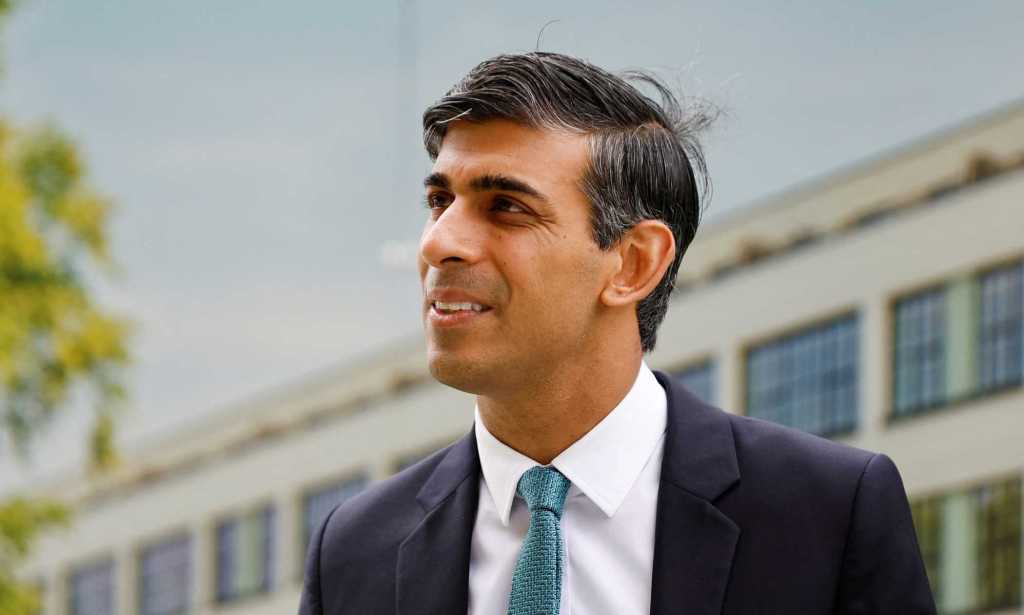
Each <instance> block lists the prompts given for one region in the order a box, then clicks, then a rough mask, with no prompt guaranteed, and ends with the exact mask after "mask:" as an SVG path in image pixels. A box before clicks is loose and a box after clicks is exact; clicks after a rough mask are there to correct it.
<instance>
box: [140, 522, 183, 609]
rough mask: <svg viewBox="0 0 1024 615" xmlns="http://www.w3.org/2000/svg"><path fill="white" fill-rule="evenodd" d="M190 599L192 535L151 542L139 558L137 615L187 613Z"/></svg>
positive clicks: (181, 535) (180, 535)
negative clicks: (138, 614)
mask: <svg viewBox="0 0 1024 615" xmlns="http://www.w3.org/2000/svg"><path fill="white" fill-rule="evenodd" d="M191 602H192V537H191V536H189V535H188V534H179V535H177V536H174V537H172V538H168V539H166V540H162V541H160V542H158V543H155V544H152V545H150V546H148V547H146V548H144V549H143V550H142V553H141V555H140V557H139V613H140V615H177V614H178V613H187V612H188V610H189V606H190V604H191Z"/></svg>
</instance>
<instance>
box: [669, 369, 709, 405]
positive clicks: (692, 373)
mask: <svg viewBox="0 0 1024 615" xmlns="http://www.w3.org/2000/svg"><path fill="white" fill-rule="evenodd" d="M715 371H716V370H715V362H714V361H712V360H710V359H708V360H706V361H701V362H700V363H697V364H695V365H691V366H689V367H685V368H683V369H681V370H679V371H677V372H674V373H673V374H672V375H673V376H675V377H676V378H677V379H678V380H679V382H681V383H682V384H683V386H684V387H686V389H687V390H688V391H690V392H691V393H693V394H694V395H696V396H697V397H699V398H701V399H702V400H704V401H706V402H707V403H709V404H713V403H715V398H716V395H715V382H716V374H715Z"/></svg>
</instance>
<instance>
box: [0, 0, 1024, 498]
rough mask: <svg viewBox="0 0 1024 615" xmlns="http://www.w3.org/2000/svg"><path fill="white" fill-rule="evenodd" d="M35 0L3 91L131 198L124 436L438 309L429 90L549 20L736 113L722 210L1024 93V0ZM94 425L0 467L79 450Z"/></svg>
mask: <svg viewBox="0 0 1024 615" xmlns="http://www.w3.org/2000/svg"><path fill="white" fill-rule="evenodd" d="M22 4H23V6H22V7H21V9H20V10H19V11H17V12H16V14H15V15H14V16H13V18H12V19H11V20H10V22H9V24H8V25H7V28H6V30H5V32H4V39H3V56H4V60H5V64H6V66H5V75H4V78H3V81H2V82H0V111H2V112H3V113H4V114H5V115H6V116H8V117H9V118H13V119H15V120H16V121H17V122H19V123H22V124H26V123H30V122H34V121H41V120H47V119H50V120H53V121H55V122H56V123H57V124H58V125H59V126H61V127H62V128H63V129H64V130H65V132H67V133H68V134H70V135H71V136H72V137H73V138H74V140H75V141H76V142H77V143H78V145H79V146H80V148H81V150H82V151H83V153H84V154H85V157H86V160H87V161H88V164H89V169H90V179H91V183H92V184H93V185H94V186H95V187H96V188H97V189H98V190H99V191H101V192H102V193H103V194H105V195H107V196H109V197H110V198H111V199H112V200H113V201H114V202H115V203H116V204H117V208H118V209H117V214H116V217H115V218H114V221H113V226H112V228H111V232H112V239H113V246H112V247H113V253H114V255H115V256H116V258H117V259H118V260H119V262H120V263H121V264H122V265H123V266H124V269H125V272H124V275H122V276H121V277H120V278H119V279H116V280H114V281H112V282H111V283H107V284H104V285H102V286H100V287H98V292H99V297H100V299H101V301H102V302H103V303H104V304H105V305H107V306H109V307H110V308H111V309H116V310H120V311H121V312H123V313H125V314H127V315H129V316H131V317H132V318H134V319H135V320H136V321H137V322H138V323H139V324H140V326H141V331H140V335H139V336H138V337H137V338H136V340H135V345H134V349H135V352H136V355H137V357H138V360H137V363H136V365H135V367H134V368H133V369H132V370H131V372H130V385H131V389H132V394H133V401H132V406H133V408H134V409H133V410H132V413H131V414H130V415H129V416H127V417H125V419H124V421H123V429H124V434H125V437H126V439H127V440H128V441H129V442H131V441H134V442H138V441H139V438H142V437H146V438H148V437H151V436H153V435H154V434H157V433H160V432H161V431H164V430H166V429H168V428H171V427H173V426H174V425H178V424H181V423H182V422H189V421H195V420H198V419H199V418H200V417H201V415H203V414H204V413H209V412H216V411H217V410H218V409H219V408H223V407H224V405H225V404H228V403H231V402H236V401H239V400H244V399H247V398H252V397H256V396H259V395H260V393H261V392H263V391H267V390H270V389H273V388H275V387H277V386H280V385H282V384H285V383H288V382H289V381H292V380H295V379H296V378H299V377H301V376H303V375H305V374H309V373H310V372H313V371H317V370H320V369H323V368H324V367H327V366H330V365H332V364H336V363H338V362H341V361H344V360H345V359H346V358H349V359H350V358H352V357H353V356H357V355H358V354H359V353H362V352H365V351H366V350H368V349H371V348H373V347H374V346H377V345H380V344H382V343H387V342H388V341H393V340H395V339H397V338H400V337H407V336H410V335H415V334H416V333H417V332H419V331H420V328H421V325H420V321H419V303H418V293H419V287H418V280H417V278H416V274H415V271H414V270H413V269H412V268H402V267H397V266H395V265H394V264H392V261H393V260H395V256H394V254H393V253H394V252H396V250H395V249H394V246H402V245H406V246H409V245H414V244H415V242H416V240H417V238H418V236H419V230H420V228H421V225H422V223H423V221H424V219H425V215H426V214H425V211H424V210H423V209H422V208H421V206H420V204H419V194H420V188H419V185H420V180H421V177H422V175H423V174H425V172H426V170H427V169H428V168H429V167H428V162H427V159H426V156H425V155H424V154H423V153H422V151H421V150H422V147H421V145H420V133H419V116H420V113H421V112H422V110H423V108H424V107H425V106H426V105H427V104H428V103H429V102H431V101H432V100H434V99H436V98H437V97H439V96H440V95H441V94H443V92H444V90H445V89H446V88H447V87H448V86H450V85H451V84H452V83H453V82H454V81H455V80H457V79H458V78H459V77H460V76H461V75H462V74H464V73H465V72H466V71H467V70H468V69H469V68H471V67H472V66H473V65H475V64H476V63H477V62H479V61H480V60H482V59H484V58H487V57H490V56H492V55H495V54H498V53H502V52H516V51H529V50H533V49H534V48H535V47H536V45H537V37H538V32H539V31H540V30H541V28H542V27H543V26H544V24H546V23H548V22H550V21H552V20H557V21H555V22H554V23H551V24H550V25H548V26H547V28H546V29H545V30H544V32H543V37H542V38H541V41H540V48H541V49H543V50H548V51H559V52H565V53H570V54H574V55H578V56H582V57H584V58H586V59H588V60H590V61H592V62H594V63H596V64H598V65H600V66H603V67H605V68H609V69H612V70H622V69H628V68H645V69H649V70H653V71H654V72H655V73H656V74H658V75H660V76H661V77H663V78H664V79H666V80H668V81H669V82H670V83H672V84H673V85H675V86H676V87H678V88H679V89H680V90H682V93H683V94H684V95H685V96H699V97H703V98H707V99H709V100H711V101H712V102H713V103H715V104H717V105H719V106H721V107H723V108H724V109H725V110H726V112H727V114H726V115H725V116H724V117H723V118H722V120H721V121H720V122H719V123H718V125H717V127H716V128H715V129H714V130H713V131H712V132H711V133H710V134H709V135H707V137H706V143H707V147H708V159H709V166H710V174H711V178H712V181H713V183H714V200H713V202H712V203H711V205H710V209H709V211H708V214H709V215H708V219H709V220H712V221H713V220H714V218H715V217H717V216H721V215H723V214H724V213H726V212H729V211H730V210H734V209H736V208H738V207H744V206H750V204H751V203H754V202H756V201H757V200H759V199H761V198H763V197H765V196H767V195H770V194H772V193H775V192H778V191H780V190H784V189H786V188H787V187H790V186H792V185H793V184H796V183H799V182H802V181H806V180H808V179H810V178H813V177H817V176H820V175H822V174H827V173H829V172H831V171H834V170H836V169H839V168H842V167H844V166H846V165H849V164H851V163H853V162H855V161H857V160H860V159H863V158H865V157H869V156H872V155H875V154H877V153H879V152H882V151H884V150H886V149H888V148H892V147H894V146H900V145H903V144H905V143H906V142H907V141H908V140H911V139H914V138H918V137H921V136H924V135H927V134H929V133H931V132H934V131H936V130H938V129H942V128H944V127H948V126H950V125H952V124H955V123H956V122H958V121H961V120H964V119H967V118H970V117H972V116H975V115H977V114H979V113H983V112H986V111H988V110H991V109H993V108H996V107H998V106H1000V105H1004V104H1006V103H1008V102H1010V101H1013V100H1016V99H1019V98H1020V97H1022V96H1024V80H1022V79H1021V78H1020V67H1019V64H1020V59H1021V58H1022V57H1024V36H1022V35H1021V33H1022V32H1024V3H1021V2H1019V0H1013V1H1006V2H985V3H964V2H952V1H948V2H936V1H925V0H921V1H914V2H909V1H908V2H898V3H896V2H871V1H866V0H865V1H862V2H857V3H845V4H844V5H842V6H841V5H839V4H838V3H834V4H827V3H823V2H817V1H813V2H812V1H807V2H790V3H786V8H785V9H784V10H783V9H780V8H770V6H771V7H778V6H780V4H777V3H764V2H744V3H740V2H732V3H717V2H699V3H698V2H678V1H677V2H648V3H640V4H636V3H634V4H633V5H630V6H629V9H628V10H626V5H625V4H623V3H621V2H603V1H600V2H599V1H596V0H586V1H574V2H552V1H551V0H544V1H533V0H521V1H519V2H515V3H508V2H495V1H483V2H482V1H475V2H469V1H450V2H431V3H429V5H428V3H426V2H422V3H419V6H417V5H416V4H414V3H413V2H409V1H405V2H403V3H402V4H401V5H400V4H399V3H398V2H358V3H357V2H337V1H330V2H328V1H326V0H324V1H306V2H298V3H282V2H256V1H253V0H246V1H244V2H243V1H239V0H236V1H227V0H221V1H217V2H210V1H209V0H203V1H195V0H178V1H176V2H132V1H129V0H119V1H113V0H109V1H108V0H92V1H90V2H81V1H76V0H23V2H22ZM428 6H429V8H428ZM400 7H403V8H400ZM384 246H391V248H385V247H384ZM382 254H383V256H382ZM389 255H390V256H389ZM683 266H684V267H685V266H686V264H685V261H684V263H683ZM83 422H84V421H83V419H82V418H78V419H71V420H69V421H66V422H65V424H63V425H60V426H57V427H56V428H55V429H54V430H52V431H51V432H50V434H49V435H48V436H47V441H46V442H45V443H44V445H43V447H41V449H40V453H39V454H38V455H37V456H38V457H39V458H40V460H39V461H38V462H37V463H36V466H35V468H34V469H29V468H25V467H17V466H14V465H12V463H11V460H10V459H9V458H8V459H0V466H2V467H3V469H2V470H0V486H2V485H8V486H9V485H12V484H16V483H18V482H22V481H24V480H25V479H26V477H28V476H31V475H38V474H40V473H43V474H50V473H52V472H53V471H54V468H55V466H59V465H61V464H65V465H66V464H68V463H69V462H72V461H73V460H74V459H76V458H77V456H78V455H80V454H81V447H80V446H78V443H79V442H80V440H81V438H82V436H81V433H80V429H81V425H82V424H83Z"/></svg>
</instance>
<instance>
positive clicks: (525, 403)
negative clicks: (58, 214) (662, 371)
mask: <svg viewBox="0 0 1024 615" xmlns="http://www.w3.org/2000/svg"><path fill="white" fill-rule="evenodd" d="M641 359H642V355H641V354H637V355H636V356H635V357H629V358H628V359H621V360H618V361H611V362H608V364H606V365H604V366H594V365H587V366H577V368H576V369H573V370H567V371H566V372H565V373H562V374H559V375H558V377H557V378H554V379H548V380H545V381H543V382H540V383H536V384H534V385H532V386H530V387H524V388H523V389H522V390H520V391H517V394H516V395H515V396H514V397H503V398H495V397H491V396H486V395H479V396H477V407H478V408H479V409H480V417H481V418H482V419H483V422H484V426H485V427H487V431H489V432H491V434H492V435H494V437H495V438H497V439H498V440H500V441H501V442H503V443H504V444H506V445H507V446H509V447H510V448H512V449H514V450H516V451H518V452H520V453H522V454H523V455H526V456H527V457H529V458H530V459H533V460H534V461H536V462H537V463H539V464H549V463H551V461H552V460H553V459H554V458H555V457H557V456H558V455H559V454H560V453H561V452H562V451H564V450H565V449H567V448H569V447H570V446H572V444H573V443H574V442H576V441H577V440H579V439H580V438H582V437H583V436H584V435H585V434H586V433H587V432H589V431H590V430H591V429H593V428H594V426H595V425H597V424H598V423H600V422H601V421H602V420H603V419H604V417H606V416H608V414H609V413H610V412H611V411H612V410H614V409H615V406H617V405H618V404H619V402H621V401H622V399H623V398H624V397H625V396H626V394H627V393H628V392H629V390H630V388H632V386H633V384H634V382H636V377H637V373H638V372H639V370H640V362H641Z"/></svg>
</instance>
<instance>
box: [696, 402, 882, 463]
mask: <svg viewBox="0 0 1024 615" xmlns="http://www.w3.org/2000/svg"><path fill="white" fill-rule="evenodd" d="M715 410H716V411H717V412H721V413H722V414H724V415H726V416H727V417H728V419H729V422H730V425H731V427H732V432H733V439H734V442H735V445H736V454H737V457H738V458H739V460H740V463H741V464H742V463H743V462H744V461H747V462H748V464H749V463H751V462H754V463H756V465H757V467H759V468H762V469H763V470H764V471H766V472H773V471H786V472H792V471H794V470H804V471H817V470H821V471H825V472H829V473H834V472H840V473H849V472H853V473H855V474H857V473H859V472H860V471H862V470H863V469H864V467H865V466H866V465H867V463H868V462H869V461H870V460H871V458H872V457H874V456H875V455H876V454H877V453H874V452H872V451H869V450H865V449H862V448H858V447H855V446H851V445H849V444H845V443H843V442H837V441H835V440H829V439H827V438H823V437H821V436H817V435H814V434H810V433H807V432H805V431H801V430H799V429H794V428H792V427H786V426H784V425H780V424H778V423H773V422H771V421H767V420H763V419H758V418H753V417H749V416H742V415H738V414H732V413H729V412H725V411H724V410H719V409H717V408H716V409H715Z"/></svg>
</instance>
